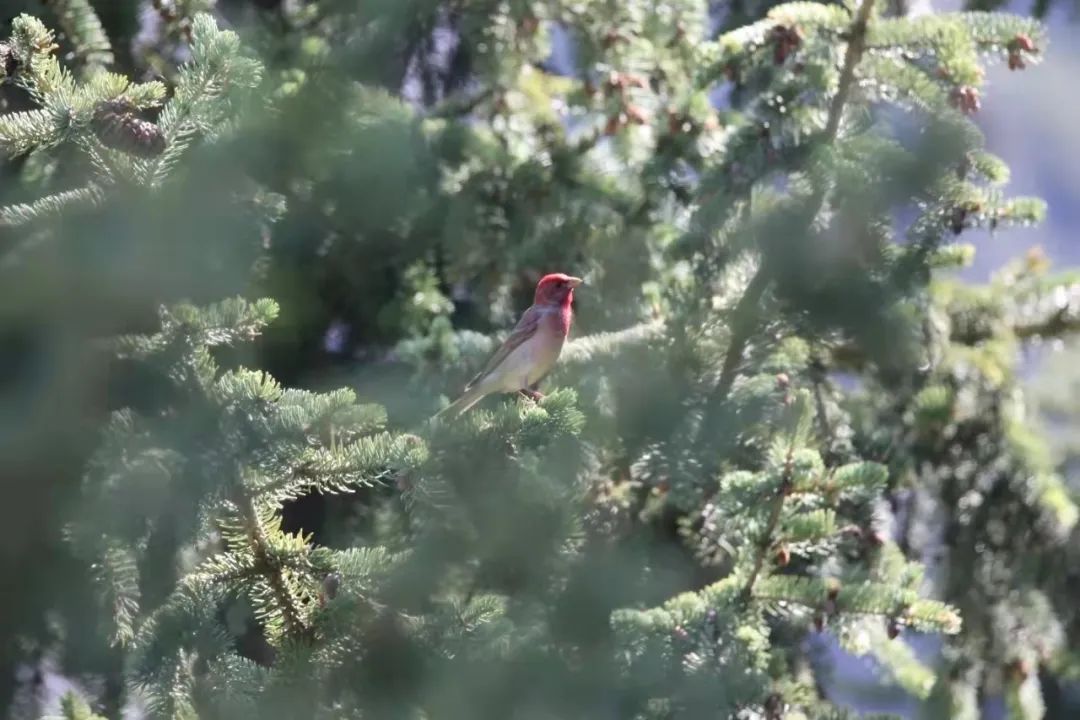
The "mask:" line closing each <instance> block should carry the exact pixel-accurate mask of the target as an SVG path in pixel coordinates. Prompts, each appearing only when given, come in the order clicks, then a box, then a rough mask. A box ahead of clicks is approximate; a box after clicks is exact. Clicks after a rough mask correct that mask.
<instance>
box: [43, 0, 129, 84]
mask: <svg viewBox="0 0 1080 720" xmlns="http://www.w3.org/2000/svg"><path fill="white" fill-rule="evenodd" d="M44 3H45V4H46V5H47V6H49V7H50V8H52V10H53V12H55V13H56V17H57V19H58V20H59V23H60V27H61V28H62V29H63V31H64V34H65V35H67V37H68V40H70V41H71V44H72V46H73V48H74V51H75V55H76V57H78V58H79V59H80V60H81V61H82V63H83V64H84V65H85V69H86V70H87V71H89V72H93V71H95V70H97V69H99V68H104V67H108V66H109V65H112V64H113V52H112V44H111V43H110V42H109V38H108V36H107V35H106V34H105V29H104V28H103V27H102V26H101V20H99V19H98V16H97V13H96V12H94V8H93V7H92V6H91V5H90V2H89V0H44Z"/></svg>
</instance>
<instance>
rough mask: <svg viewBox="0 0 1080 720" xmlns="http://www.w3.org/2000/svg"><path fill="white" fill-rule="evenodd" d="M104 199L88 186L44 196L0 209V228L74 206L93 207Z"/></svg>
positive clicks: (97, 190) (92, 185) (91, 186)
mask: <svg viewBox="0 0 1080 720" xmlns="http://www.w3.org/2000/svg"><path fill="white" fill-rule="evenodd" d="M104 199H105V193H104V192H102V190H101V188H100V187H99V186H97V185H94V184H90V185H87V186H86V187H82V188H78V189H76V190H66V191H64V192H59V193H56V194H54V195H46V196H45V197H43V198H38V199H37V200H34V201H33V202H31V203H19V204H16V205H6V206H4V207H2V208H0V226H5V225H6V226H15V225H25V224H27V223H30V222H34V221H35V220H39V219H41V218H43V217H48V216H52V215H59V214H60V213H62V212H64V211H66V210H69V209H71V208H73V207H76V206H83V207H93V206H95V205H98V204H99V203H101V202H102V201H103V200H104Z"/></svg>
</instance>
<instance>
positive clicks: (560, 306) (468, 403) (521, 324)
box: [436, 273, 581, 417]
mask: <svg viewBox="0 0 1080 720" xmlns="http://www.w3.org/2000/svg"><path fill="white" fill-rule="evenodd" d="M580 284H581V278H576V277H571V276H569V275H564V274H562V273H552V274H550V275H545V276H544V277H542V278H541V279H540V282H539V283H537V285H536V294H535V295H534V296H533V304H532V306H531V307H529V309H528V310H526V311H525V312H524V313H523V314H522V316H521V319H520V320H518V323H517V325H515V326H514V330H513V332H511V333H510V337H508V338H506V341H505V342H504V343H503V344H502V346H500V347H499V349H498V350H496V351H495V354H494V355H492V356H491V359H490V360H488V362H487V365H485V366H484V369H483V370H481V371H480V372H479V373H478V374H477V376H476V377H474V378H473V379H472V380H470V381H469V384H468V385H466V386H465V392H464V394H463V395H462V396H461V397H460V398H458V399H457V400H455V401H454V402H452V403H451V404H450V405H448V406H447V407H446V408H444V409H443V410H441V411H440V412H439V413H438V415H437V416H436V417H438V416H439V415H443V414H444V413H453V414H455V415H460V414H461V413H463V412H465V411H466V410H468V409H469V408H471V407H472V406H473V405H475V404H476V403H478V402H479V401H480V400H481V399H483V398H484V397H485V396H487V395H490V394H492V393H496V392H504V393H510V392H520V393H522V394H524V395H526V396H528V397H530V398H532V399H533V400H539V399H540V398H542V397H543V395H541V394H540V393H538V392H536V391H535V390H532V389H531V387H532V386H533V385H535V384H536V383H538V382H540V381H541V380H542V379H543V378H544V376H545V375H547V374H548V373H549V372H551V369H552V368H553V367H555V361H556V360H558V359H559V353H561V352H562V348H563V343H564V342H566V336H567V335H568V334H569V333H570V321H571V319H572V317H573V312H572V310H571V307H570V306H571V304H572V303H573V302H574V288H576V287H577V286H578V285H580Z"/></svg>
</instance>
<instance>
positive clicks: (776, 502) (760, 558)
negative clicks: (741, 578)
mask: <svg viewBox="0 0 1080 720" xmlns="http://www.w3.org/2000/svg"><path fill="white" fill-rule="evenodd" d="M794 456H795V440H794V438H792V441H791V443H790V444H789V445H788V451H787V456H786V457H785V458H784V474H783V476H782V477H781V479H780V487H778V488H776V497H775V498H773V504H772V509H771V510H770V511H769V521H768V523H766V525H765V532H764V534H763V535H762V537H761V540H760V541H759V543H758V550H757V556H756V557H755V558H754V569H753V570H751V571H750V577H748V578H747V579H746V583H745V584H744V585H743V589H742V595H743V597H744V598H747V599H749V598H750V597H752V596H753V593H754V583H756V582H757V579H758V576H759V575H761V569H762V568H763V567H765V556H766V555H767V554H768V552H769V548H770V547H771V546H772V539H773V533H775V532H776V526H777V525H779V524H780V512H781V511H782V510H783V509H784V498H786V497H787V495H788V491H789V490H790V489H791V466H792V462H793V459H794Z"/></svg>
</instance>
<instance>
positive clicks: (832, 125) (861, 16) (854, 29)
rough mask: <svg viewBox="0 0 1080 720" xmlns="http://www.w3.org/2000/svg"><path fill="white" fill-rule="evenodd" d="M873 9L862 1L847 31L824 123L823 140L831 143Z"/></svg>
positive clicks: (870, 1)
mask: <svg viewBox="0 0 1080 720" xmlns="http://www.w3.org/2000/svg"><path fill="white" fill-rule="evenodd" d="M873 9H874V0H862V2H861V3H860V5H859V9H858V10H856V12H855V19H854V21H853V22H852V24H851V29H850V30H849V31H848V45H847V50H846V51H845V52H844V65H843V67H842V68H841V70H840V82H839V85H838V86H837V88H836V95H834V96H833V100H832V104H831V105H830V106H829V118H828V120H827V121H826V123H825V139H826V140H827V141H829V142H832V141H833V140H835V139H836V133H837V132H838V131H839V130H840V120H841V118H842V117H843V115H844V105H845V104H846V103H847V101H848V96H849V95H850V94H851V87H852V85H853V84H854V82H855V66H856V65H858V64H859V60H861V59H862V54H863V50H865V48H866V28H867V25H868V23H869V22H870V13H871V12H872V11H873Z"/></svg>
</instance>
